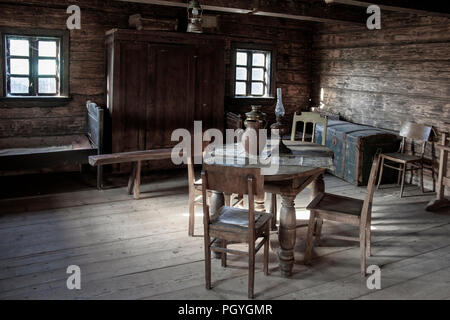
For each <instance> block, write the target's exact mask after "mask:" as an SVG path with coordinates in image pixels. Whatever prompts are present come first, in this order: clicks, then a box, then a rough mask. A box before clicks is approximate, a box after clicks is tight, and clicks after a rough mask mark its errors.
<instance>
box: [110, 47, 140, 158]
mask: <svg viewBox="0 0 450 320" xmlns="http://www.w3.org/2000/svg"><path fill="white" fill-rule="evenodd" d="M115 55H116V57H115V59H118V61H117V64H116V66H117V67H118V69H119V70H115V72H114V73H115V75H116V76H115V77H114V105H113V110H112V136H113V138H112V152H113V153H115V152H128V151H135V150H143V149H144V148H145V117H144V115H145V106H146V103H147V93H146V92H147V90H148V70H147V65H148V64H149V45H148V44H146V43H133V42H120V44H119V45H118V50H116V52H115ZM116 72H117V73H116Z"/></svg>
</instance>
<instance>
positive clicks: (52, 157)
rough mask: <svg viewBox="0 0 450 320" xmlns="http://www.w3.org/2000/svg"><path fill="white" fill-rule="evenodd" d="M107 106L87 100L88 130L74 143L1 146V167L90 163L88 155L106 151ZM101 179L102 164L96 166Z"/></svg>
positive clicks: (24, 167)
mask: <svg viewBox="0 0 450 320" xmlns="http://www.w3.org/2000/svg"><path fill="white" fill-rule="evenodd" d="M103 120H104V110H103V109H102V108H101V107H99V106H97V104H95V103H93V102H91V101H88V102H87V103H86V133H85V135H81V136H79V137H77V138H76V139H74V141H72V143H71V145H64V146H51V147H32V148H17V149H3V150H0V170H1V171H10V170H23V169H42V168H52V167H63V166H69V165H82V164H88V163H89V160H88V157H89V156H92V155H98V154H101V153H102V151H103V124H104V121H103ZM101 180H102V168H101V166H98V167H97V183H99V181H101Z"/></svg>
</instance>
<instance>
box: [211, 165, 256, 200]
mask: <svg viewBox="0 0 450 320" xmlns="http://www.w3.org/2000/svg"><path fill="white" fill-rule="evenodd" d="M203 173H204V174H205V176H206V181H204V183H206V188H207V189H208V190H217V191H221V192H226V193H237V194H248V195H249V196H250V195H251V194H252V195H262V194H264V177H263V176H262V175H261V169H260V168H241V167H233V166H219V165H208V164H206V163H204V164H203V172H202V178H203ZM249 177H251V178H252V181H253V182H252V183H251V186H250V185H249Z"/></svg>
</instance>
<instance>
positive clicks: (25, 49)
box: [9, 40, 30, 57]
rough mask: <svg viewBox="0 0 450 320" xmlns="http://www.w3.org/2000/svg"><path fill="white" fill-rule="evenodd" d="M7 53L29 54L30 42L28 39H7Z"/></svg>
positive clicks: (16, 54) (25, 55)
mask: <svg viewBox="0 0 450 320" xmlns="http://www.w3.org/2000/svg"><path fill="white" fill-rule="evenodd" d="M9 54H10V55H12V56H24V57H28V56H29V55H30V44H29V42H28V40H9Z"/></svg>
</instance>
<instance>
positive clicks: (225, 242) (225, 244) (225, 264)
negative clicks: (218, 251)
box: [222, 240, 227, 268]
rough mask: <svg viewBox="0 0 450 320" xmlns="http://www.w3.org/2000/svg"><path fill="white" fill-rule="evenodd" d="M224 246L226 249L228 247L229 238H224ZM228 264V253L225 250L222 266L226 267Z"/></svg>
mask: <svg viewBox="0 0 450 320" xmlns="http://www.w3.org/2000/svg"><path fill="white" fill-rule="evenodd" d="M222 248H224V249H226V248H227V240H222ZM226 266H227V253H226V252H223V253H222V267H224V268H226Z"/></svg>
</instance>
